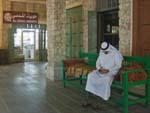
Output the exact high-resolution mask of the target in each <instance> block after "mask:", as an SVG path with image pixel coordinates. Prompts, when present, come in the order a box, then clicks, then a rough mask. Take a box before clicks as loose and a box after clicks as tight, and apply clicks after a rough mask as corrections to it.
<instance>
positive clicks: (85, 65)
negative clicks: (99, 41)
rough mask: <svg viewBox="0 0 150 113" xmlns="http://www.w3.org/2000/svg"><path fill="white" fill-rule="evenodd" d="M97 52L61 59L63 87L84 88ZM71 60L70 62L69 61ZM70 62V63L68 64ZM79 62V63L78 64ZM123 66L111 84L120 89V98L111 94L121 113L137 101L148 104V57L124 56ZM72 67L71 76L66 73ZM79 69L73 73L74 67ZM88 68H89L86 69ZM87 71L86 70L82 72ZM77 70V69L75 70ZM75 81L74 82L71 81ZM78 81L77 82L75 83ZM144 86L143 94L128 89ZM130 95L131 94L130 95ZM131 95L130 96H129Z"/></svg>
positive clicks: (149, 97)
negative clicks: (77, 57) (119, 106)
mask: <svg viewBox="0 0 150 113" xmlns="http://www.w3.org/2000/svg"><path fill="white" fill-rule="evenodd" d="M97 57H98V54H95V53H80V58H79V59H66V60H64V61H63V83H64V87H66V86H67V85H71V84H72V86H74V87H75V86H76V87H77V88H79V87H81V88H83V89H84V87H85V84H83V81H84V80H86V78H87V75H88V73H89V72H91V71H92V70H94V69H95V65H96V59H97ZM70 62H71V63H70ZM69 63H70V64H69ZM78 64H79V65H78ZM122 67H123V68H122V69H121V71H120V72H119V74H118V75H116V77H115V79H114V82H113V84H112V88H113V89H117V90H119V91H121V93H119V94H121V95H120V99H118V96H116V97H115V96H113V95H112V96H111V100H113V101H114V102H115V103H117V104H118V105H121V107H122V108H123V113H128V107H129V106H131V105H134V104H138V103H145V105H148V104H149V102H150V69H149V67H150V64H149V58H144V57H131V56H124V61H123V66H122ZM69 68H70V70H71V69H73V70H72V71H73V73H72V75H71V76H68V75H67V71H68V69H69ZM78 68H79V69H81V70H82V71H80V72H79V73H75V72H76V69H78ZM88 69H89V70H88ZM84 71H87V72H84ZM77 72H78V71H77ZM74 81H76V82H75V83H73V82H74ZM78 81H79V83H77V82H78ZM142 85H144V86H145V94H144V95H140V94H138V93H137V92H132V91H130V90H129V89H130V88H135V87H137V86H142ZM131 95H132V96H131ZM129 97H132V98H129ZM133 97H134V98H133Z"/></svg>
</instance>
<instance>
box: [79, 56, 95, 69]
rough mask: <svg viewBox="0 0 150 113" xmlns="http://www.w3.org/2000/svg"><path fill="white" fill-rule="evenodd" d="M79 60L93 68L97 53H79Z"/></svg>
mask: <svg viewBox="0 0 150 113" xmlns="http://www.w3.org/2000/svg"><path fill="white" fill-rule="evenodd" d="M79 57H80V58H84V59H85V61H86V63H87V64H88V65H90V66H93V67H95V65H96V60H97V57H98V53H79Z"/></svg>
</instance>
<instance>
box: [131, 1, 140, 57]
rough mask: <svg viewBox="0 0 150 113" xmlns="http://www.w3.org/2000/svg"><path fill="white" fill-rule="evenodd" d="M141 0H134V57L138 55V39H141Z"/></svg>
mask: <svg viewBox="0 0 150 113" xmlns="http://www.w3.org/2000/svg"><path fill="white" fill-rule="evenodd" d="M139 11H140V10H139V0H133V38H132V55H138V54H139V50H138V39H139V35H140V33H139V31H140V30H139V24H140V18H139V16H140V12H139Z"/></svg>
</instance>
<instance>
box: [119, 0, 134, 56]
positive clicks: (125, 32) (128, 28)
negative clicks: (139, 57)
mask: <svg viewBox="0 0 150 113" xmlns="http://www.w3.org/2000/svg"><path fill="white" fill-rule="evenodd" d="M119 4H120V6H119V37H120V43H119V44H120V48H119V49H120V51H121V52H122V54H123V55H131V53H132V0H119Z"/></svg>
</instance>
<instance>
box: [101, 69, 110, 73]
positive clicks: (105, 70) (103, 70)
mask: <svg viewBox="0 0 150 113" xmlns="http://www.w3.org/2000/svg"><path fill="white" fill-rule="evenodd" d="M99 72H100V73H101V74H106V73H108V72H109V70H108V69H104V68H101V69H99Z"/></svg>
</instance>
